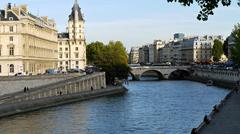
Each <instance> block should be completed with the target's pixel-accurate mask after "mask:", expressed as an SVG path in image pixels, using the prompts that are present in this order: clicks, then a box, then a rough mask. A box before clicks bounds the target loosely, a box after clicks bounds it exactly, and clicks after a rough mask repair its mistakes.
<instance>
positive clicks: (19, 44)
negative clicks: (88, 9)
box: [0, 4, 58, 76]
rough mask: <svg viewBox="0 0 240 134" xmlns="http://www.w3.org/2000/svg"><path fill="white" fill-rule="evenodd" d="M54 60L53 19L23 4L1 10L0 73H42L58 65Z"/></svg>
mask: <svg viewBox="0 0 240 134" xmlns="http://www.w3.org/2000/svg"><path fill="white" fill-rule="evenodd" d="M57 60H58V44H57V30H56V24H55V22H54V20H51V19H48V17H37V16H35V15H33V14H31V13H30V12H29V11H28V8H27V6H26V5H20V6H11V4H8V5H7V7H6V8H5V9H4V10H0V76H8V75H14V74H16V73H19V72H22V73H31V74H38V73H44V72H45V70H46V69H49V68H57Z"/></svg>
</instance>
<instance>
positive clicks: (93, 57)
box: [87, 41, 104, 65]
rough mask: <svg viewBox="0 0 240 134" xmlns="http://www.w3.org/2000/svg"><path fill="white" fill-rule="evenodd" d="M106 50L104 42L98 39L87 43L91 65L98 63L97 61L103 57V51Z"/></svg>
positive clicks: (88, 58)
mask: <svg viewBox="0 0 240 134" xmlns="http://www.w3.org/2000/svg"><path fill="white" fill-rule="evenodd" d="M103 50H104V44H103V43H102V42H99V41H96V42H92V43H91V44H89V45H87V62H88V64H89V65H94V64H98V63H95V62H99V61H101V60H102V59H100V58H103V57H102V52H103Z"/></svg>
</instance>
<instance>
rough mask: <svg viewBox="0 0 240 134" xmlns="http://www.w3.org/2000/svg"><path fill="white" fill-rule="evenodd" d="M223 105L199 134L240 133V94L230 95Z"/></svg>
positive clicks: (233, 93) (202, 127)
mask: <svg viewBox="0 0 240 134" xmlns="http://www.w3.org/2000/svg"><path fill="white" fill-rule="evenodd" d="M221 105H222V106H220V108H219V112H217V113H215V114H212V116H211V117H209V118H210V123H209V124H205V125H202V126H201V128H199V130H198V132H197V134H239V133H240V92H238V93H236V92H232V93H230V94H229V95H228V96H227V97H226V98H225V100H223V101H222V104H221Z"/></svg>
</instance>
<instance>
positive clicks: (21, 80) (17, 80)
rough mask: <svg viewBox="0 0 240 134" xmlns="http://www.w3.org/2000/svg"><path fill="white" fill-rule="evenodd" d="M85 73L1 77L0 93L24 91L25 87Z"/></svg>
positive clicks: (32, 86)
mask: <svg viewBox="0 0 240 134" xmlns="http://www.w3.org/2000/svg"><path fill="white" fill-rule="evenodd" d="M82 75H83V74H79V73H76V74H58V75H37V76H21V77H14V76H11V77H0V95H4V94H10V93H14V92H18V91H23V89H24V87H29V88H35V87H39V86H43V85H48V84H51V83H55V82H59V81H63V80H67V79H71V78H74V77H79V76H82Z"/></svg>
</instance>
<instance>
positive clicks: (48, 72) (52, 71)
mask: <svg viewBox="0 0 240 134" xmlns="http://www.w3.org/2000/svg"><path fill="white" fill-rule="evenodd" d="M45 74H58V70H56V69H47V70H46V72H45Z"/></svg>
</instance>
